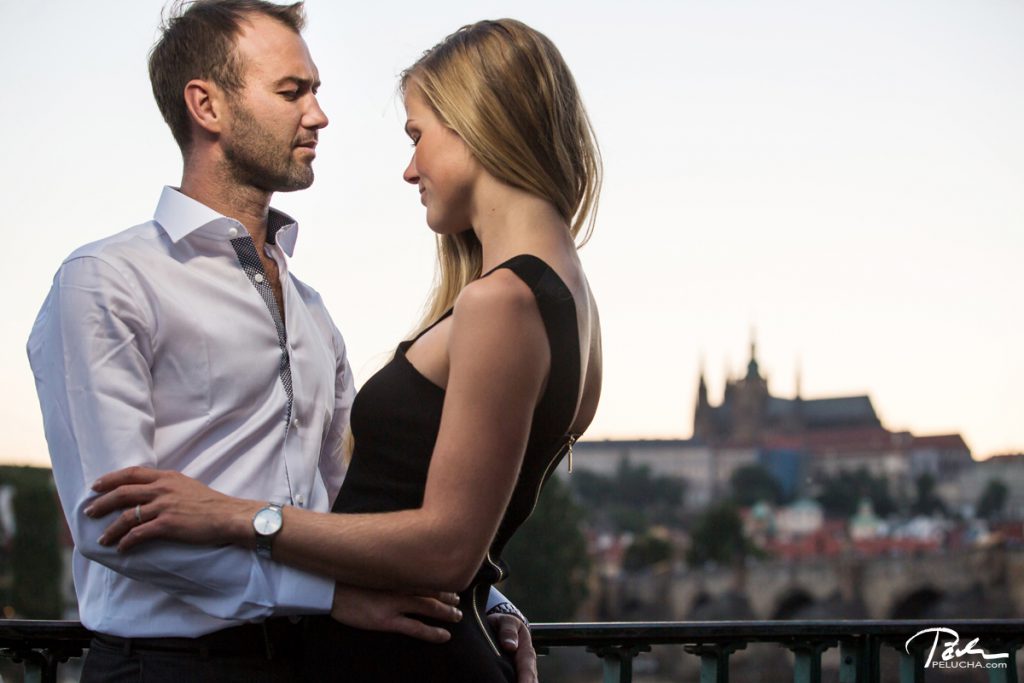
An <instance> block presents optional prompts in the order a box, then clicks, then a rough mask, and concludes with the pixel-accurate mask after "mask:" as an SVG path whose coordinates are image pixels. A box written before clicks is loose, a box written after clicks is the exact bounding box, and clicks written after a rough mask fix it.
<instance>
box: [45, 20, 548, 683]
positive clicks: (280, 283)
mask: <svg viewBox="0 0 1024 683" xmlns="http://www.w3.org/2000/svg"><path fill="white" fill-rule="evenodd" d="M302 25H303V15H302V6H301V3H297V4H295V5H290V6H277V5H273V4H270V3H266V2H262V1H261V0H199V1H198V2H195V3H193V4H191V5H189V6H188V7H187V9H186V10H185V11H184V12H181V13H180V14H178V15H177V16H175V17H174V18H172V19H171V20H170V21H169V23H168V25H167V26H166V27H165V29H164V32H163V35H162V37H161V39H160V40H159V41H158V43H157V45H156V46H155V47H154V49H153V51H152V53H151V55H150V78H151V81H152V84H153V91H154V94H155V96H156V99H157V103H158V105H159V107H160V111H161V113H162V114H163V116H164V118H165V120H166V121H167V123H168V125H169V126H170V128H171V131H172V133H173V135H174V137H175V140H176V141H177V142H178V144H179V146H180V147H181V150H182V156H183V159H184V171H183V175H182V181H181V187H180V189H173V188H165V189H164V191H163V194H162V196H161V198H160V202H159V204H158V206H157V209H156V213H155V216H154V219H153V220H152V221H149V222H147V223H144V224H141V225H138V226H136V227H134V228H131V229H129V230H127V231H124V232H122V233H119V234H117V235H114V236H112V237H108V238H106V239H103V240H100V241H99V242H95V243H93V244H89V245H86V246H84V247H82V248H80V249H79V250H77V251H76V252H74V253H73V254H72V255H71V256H70V257H68V259H66V260H65V261H64V263H63V264H62V266H61V268H60V270H59V271H58V273H57V275H56V277H55V279H54V284H53V287H52V289H51V291H50V293H49V296H48V297H47V299H46V302H45V303H44V304H43V307H42V310H41V311H40V313H39V317H38V318H37V320H36V324H35V326H34V327H33V330H32V334H31V336H30V339H29V344H28V351H29V358H30V361H31V364H32V368H33V372H34V374H35V378H36V386H37V391H38V393H39V398H40V404H41V406H42V410H43V417H44V424H45V429H46V436H47V442H48V444H49V448H50V453H51V458H52V460H53V469H54V476H55V479H56V482H57V488H58V492H59V494H60V498H61V502H62V505H63V507H64V511H65V515H66V516H67V519H68V522H69V525H70V527H71V530H72V534H73V536H74V539H75V555H74V574H75V585H76V590H77V592H78V596H79V606H80V611H81V617H82V621H83V623H84V624H85V625H86V626H87V627H89V628H90V629H92V630H93V631H95V632H96V638H95V639H94V641H93V643H92V646H91V648H90V652H89V655H88V656H87V658H86V662H85V666H84V671H83V679H82V680H85V681H93V680H103V681H114V680H125V681H127V680H141V678H140V677H141V676H142V675H143V673H144V674H145V676H146V678H145V680H147V681H148V680H171V679H185V680H193V679H196V680H199V679H204V680H216V681H229V680H246V681H249V680H268V681H286V680H290V679H291V677H292V676H293V675H294V674H293V671H294V670H295V667H294V666H293V662H292V661H291V660H290V658H289V655H290V653H291V651H292V650H293V649H294V648H295V646H296V639H297V638H298V637H300V633H299V630H298V629H299V628H300V627H299V626H296V625H295V621H294V620H291V619H288V618H286V617H289V616H293V615H302V614H311V613H325V612H328V611H331V610H332V603H333V605H334V609H333V611H332V614H333V615H334V616H335V618H338V619H339V620H342V621H344V622H345V623H348V624H350V625H354V626H359V627H362V628H372V629H379V630H391V631H396V632H399V633H404V634H406V635H410V636H413V637H418V638H423V639H425V640H432V641H441V640H444V639H445V638H446V637H447V634H446V632H444V630H443V629H441V628H438V627H436V626H428V625H427V624H425V623H423V622H422V621H419V620H418V619H415V618H411V617H410V616H407V615H410V614H416V615H421V616H426V617H432V618H434V619H440V620H445V619H447V620H457V619H458V618H459V617H460V616H461V615H460V614H459V613H458V611H457V610H456V609H455V608H454V607H453V606H451V605H449V604H446V603H445V600H446V599H448V598H446V596H431V597H417V596H404V595H392V594H386V593H380V592H375V591H367V590H360V589H356V588H353V587H349V586H342V585H338V586H336V585H335V584H334V582H333V581H332V580H329V579H326V578H324V577H320V576H315V575H312V574H308V573H306V572H302V571H299V570H296V569H292V568H290V567H285V566H283V565H279V564H276V563H274V562H273V561H272V560H271V559H270V558H269V549H270V544H271V541H272V538H273V531H274V529H273V513H274V509H275V508H274V505H268V508H267V509H266V513H267V514H263V511H261V515H257V519H256V520H254V532H253V533H254V536H256V537H257V539H258V546H259V547H260V551H261V552H257V553H252V552H248V551H245V550H242V549H239V548H215V549H211V548H199V547H186V546H183V545H179V544H173V543H151V544H147V545H146V547H142V548H139V549H137V550H136V551H133V552H132V553H130V554H124V555H122V554H119V553H117V552H116V550H114V549H112V548H108V547H105V546H104V545H102V544H101V543H99V537H100V535H101V533H102V531H103V529H104V528H105V527H106V526H107V525H108V524H109V522H110V521H111V520H110V519H109V518H105V519H98V520H93V519H90V518H89V517H88V516H87V515H86V514H85V511H86V509H87V507H88V505H89V501H90V498H91V495H90V485H91V483H92V482H93V481H94V480H95V479H96V478H98V477H99V476H100V475H101V474H104V473H106V472H109V471H112V470H116V469H119V468H122V467H125V466H127V465H133V464H135V465H146V466H150V467H157V468H163V469H176V470H179V471H181V472H183V473H185V474H188V475H189V476H192V477H195V478H197V479H199V480H201V481H204V482H206V483H207V484H209V485H210V486H212V487H213V488H216V489H219V490H221V491H224V492H226V493H229V494H232V495H239V496H242V495H244V496H245V497H250V498H261V499H263V500H267V501H268V502H269V503H273V504H284V505H296V506H299V507H307V508H309V509H313V510H320V511H327V510H328V509H329V508H330V504H331V502H332V498H333V497H334V495H336V494H337V492H338V489H339V488H340V485H341V480H342V477H343V466H342V465H341V461H340V458H339V455H338V454H339V451H340V444H341V439H342V433H343V430H344V428H345V425H346V424H347V422H348V416H349V410H350V408H351V404H352V398H353V395H354V388H353V381H352V372H351V369H350V367H349V364H348V360H347V358H346V353H345V344H344V341H343V339H342V337H341V334H340V333H339V332H338V330H337V328H336V327H335V326H334V324H333V322H332V321H331V318H330V316H329V315H328V313H327V311H326V309H325V308H324V306H323V303H322V302H321V300H320V298H319V296H318V295H317V293H316V292H315V291H314V290H312V289H311V288H309V287H308V286H306V285H305V284H303V283H302V282H300V281H299V280H297V279H295V278H294V277H293V276H291V275H290V274H289V272H288V263H287V259H286V256H290V255H291V253H292V250H293V248H294V245H295V241H296V233H297V230H298V226H297V225H296V223H295V221H294V220H293V219H291V218H290V217H288V216H286V215H284V214H282V213H280V212H278V211H275V210H274V209H271V208H270V199H271V196H272V194H273V193H274V192H277V191H291V190H297V189H303V188H305V187H308V186H309V185H310V184H311V183H312V181H313V170H312V161H313V159H314V157H315V156H316V145H317V139H318V132H319V130H320V129H321V128H323V127H325V126H326V125H327V122H328V121H327V117H326V116H325V115H324V113H323V111H322V110H321V109H320V106H319V104H318V103H317V99H316V92H317V88H318V86H319V77H318V73H317V70H316V66H315V65H314V63H313V61H312V59H311V57H310V55H309V52H308V49H307V47H306V44H305V42H304V41H303V40H302V38H301V36H300V31H301V29H302ZM129 514H132V512H129ZM134 514H135V515H136V517H138V516H139V514H140V512H139V509H138V508H136V509H135V510H134ZM268 515H269V517H268ZM268 519H269V520H270V524H269V526H267V521H268ZM138 521H141V519H139V520H138ZM497 595H498V596H499V599H500V594H497ZM497 601H498V599H496V600H493V601H492V602H497ZM497 611H502V610H501V609H500V608H499V609H498V610H497ZM497 618H498V619H502V618H504V617H497ZM505 619H506V620H505V621H504V622H503V623H502V625H501V639H502V640H503V641H512V645H513V646H514V643H515V642H518V644H519V645H521V647H520V652H519V654H518V655H517V658H518V660H519V661H518V663H519V666H520V674H521V676H522V677H523V680H532V679H533V678H535V659H534V655H533V650H532V646H531V644H530V641H529V632H528V630H526V629H525V628H519V627H518V626H519V624H521V622H517V621H516V620H514V619H511V618H505ZM247 622H251V623H247ZM510 649H513V647H512V646H510ZM339 673H341V672H339ZM425 673H426V672H425Z"/></svg>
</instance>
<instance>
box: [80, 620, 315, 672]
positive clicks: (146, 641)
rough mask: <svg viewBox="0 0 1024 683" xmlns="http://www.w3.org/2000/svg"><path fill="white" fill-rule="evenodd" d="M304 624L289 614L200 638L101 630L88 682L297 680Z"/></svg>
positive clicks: (88, 663) (88, 661)
mask: <svg viewBox="0 0 1024 683" xmlns="http://www.w3.org/2000/svg"><path fill="white" fill-rule="evenodd" d="M300 644H301V626H300V625H298V624H292V623H291V622H289V621H288V620H286V619H271V620H269V621H268V622H266V623H265V624H245V625H244V626H236V627H233V628H229V629H225V630H223V631H217V632H215V633H211V634H208V635H205V636H201V637H199V638H119V637H116V636H107V635H102V634H97V635H96V637H95V638H93V639H92V643H91V644H90V646H89V652H88V653H87V654H86V656H85V662H84V664H83V665H82V678H81V681H83V683H101V682H102V683H108V682H109V683H191V681H209V682H210V683H222V682H223V683H235V682H237V683H297V681H298V680H299V678H298V676H297V674H296V672H297V671H298V669H299V667H298V661H297V659H298V653H299V646H300Z"/></svg>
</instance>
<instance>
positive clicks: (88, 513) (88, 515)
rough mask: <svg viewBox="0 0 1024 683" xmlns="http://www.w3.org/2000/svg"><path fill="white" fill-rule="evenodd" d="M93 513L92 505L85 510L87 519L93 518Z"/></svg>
mask: <svg viewBox="0 0 1024 683" xmlns="http://www.w3.org/2000/svg"><path fill="white" fill-rule="evenodd" d="M92 513H93V507H92V505H90V506H89V507H87V508H85V516H86V517H92V516H93V514H92Z"/></svg>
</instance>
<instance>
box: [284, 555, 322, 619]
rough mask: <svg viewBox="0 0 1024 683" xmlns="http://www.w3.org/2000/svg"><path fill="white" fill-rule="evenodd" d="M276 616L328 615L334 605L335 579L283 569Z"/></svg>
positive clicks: (287, 568)
mask: <svg viewBox="0 0 1024 683" xmlns="http://www.w3.org/2000/svg"><path fill="white" fill-rule="evenodd" d="M281 570H282V571H281V582H280V583H279V584H278V590H277V604H276V606H275V608H274V615H275V616H293V615H303V614H328V613H330V611H331V607H332V605H333V604H334V579H331V578H328V577H326V576H320V575H318V574H310V573H309V572H304V571H302V570H299V569H293V568H291V567H281Z"/></svg>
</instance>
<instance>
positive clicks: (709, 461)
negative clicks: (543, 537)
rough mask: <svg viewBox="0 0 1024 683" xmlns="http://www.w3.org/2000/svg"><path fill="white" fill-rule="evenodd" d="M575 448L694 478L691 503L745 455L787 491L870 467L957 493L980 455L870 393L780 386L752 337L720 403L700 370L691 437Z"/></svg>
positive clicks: (701, 502) (599, 460) (722, 485)
mask: <svg viewBox="0 0 1024 683" xmlns="http://www.w3.org/2000/svg"><path fill="white" fill-rule="evenodd" d="M575 450H576V453H577V454H578V457H576V458H575V459H574V463H575V465H576V466H577V467H580V468H583V469H587V470H590V471H594V472H596V473H601V474H605V475H608V476H612V475H614V473H615V472H616V470H617V468H618V466H619V463H620V462H621V461H623V460H628V461H629V462H631V463H632V464H633V465H644V466H647V467H649V468H650V469H651V472H652V474H655V475H662V476H669V477H674V478H679V479H684V480H686V482H687V488H686V494H685V496H684V506H685V507H686V508H688V509H691V510H693V509H700V508H703V507H704V506H706V505H707V504H708V503H709V502H711V501H712V500H714V499H715V498H717V497H719V496H721V495H723V494H725V493H727V492H728V486H729V481H730V479H731V477H732V474H733V473H734V472H735V471H736V470H737V469H738V468H740V467H743V466H746V465H759V466H762V467H764V468H766V469H767V470H769V471H770V472H771V473H772V475H773V476H775V478H776V479H777V480H778V481H779V483H780V484H781V485H782V488H783V490H784V493H785V494H786V495H787V497H796V496H800V495H808V494H809V495H813V494H814V493H815V491H814V482H817V481H819V480H821V479H822V478H828V477H834V476H835V475H837V474H838V473H840V472H842V471H854V470H865V471H867V472H869V473H871V474H872V476H875V477H881V478H885V479H886V480H887V481H888V482H889V485H890V491H891V492H892V493H893V494H894V495H896V496H911V495H913V494H914V492H915V481H916V480H917V478H918V477H920V476H921V475H924V474H927V475H930V476H932V477H933V478H934V479H935V481H936V491H937V493H938V495H939V496H940V497H942V498H943V500H950V499H952V498H953V497H955V496H957V495H958V494H957V492H956V491H954V490H951V488H955V486H956V483H955V482H956V480H957V478H958V476H959V474H960V473H961V472H962V471H964V470H965V468H967V467H969V466H970V465H971V464H972V463H973V460H972V458H971V451H970V449H969V448H968V446H967V444H966V443H964V440H963V438H962V437H961V436H960V435H959V434H947V435H937V436H915V435H913V434H911V433H909V432H891V431H889V430H888V429H886V428H885V427H884V426H883V425H882V422H881V420H880V419H879V417H878V414H877V413H876V412H875V409H874V406H873V405H872V403H871V398H870V397H869V396H867V395H857V396H841V397H826V398H814V399H805V398H803V396H802V395H801V392H800V381H799V378H798V379H797V391H796V396H795V397H793V398H783V397H779V396H773V395H772V393H771V391H770V390H769V386H768V379H767V378H766V377H764V376H763V375H762V374H761V369H760V365H759V363H758V361H757V348H756V346H755V345H754V344H753V343H752V344H751V345H750V360H749V362H748V363H747V369H746V374H745V375H743V376H742V377H739V378H732V379H730V378H727V379H726V383H725V390H724V392H723V396H722V400H721V401H720V402H719V403H717V404H715V403H712V401H711V399H710V397H709V396H708V389H707V383H706V382H705V379H704V374H703V372H702V373H701V375H700V380H699V382H698V386H697V403H696V407H695V409H694V415H693V437H692V438H691V439H661V440H609V441H598V442H592V441H586V442H581V443H579V444H577V445H576V447H575ZM1021 472H1022V473H1024V468H1021Z"/></svg>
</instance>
